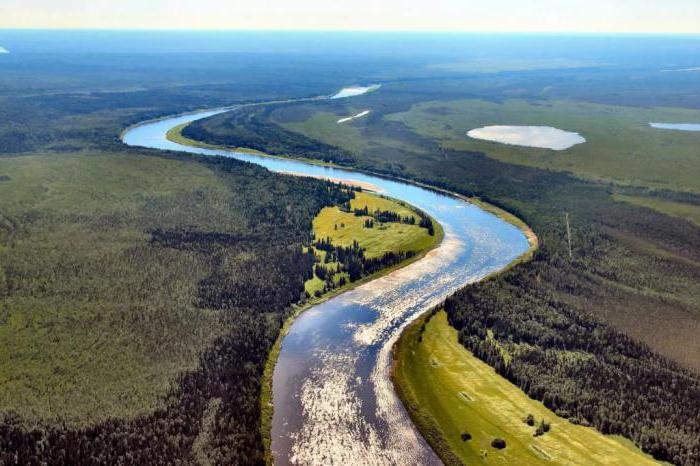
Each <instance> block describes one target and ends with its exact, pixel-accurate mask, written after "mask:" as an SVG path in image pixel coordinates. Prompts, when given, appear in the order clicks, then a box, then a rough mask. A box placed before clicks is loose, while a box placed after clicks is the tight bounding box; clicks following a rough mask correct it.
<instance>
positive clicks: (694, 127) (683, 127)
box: [649, 123, 700, 131]
mask: <svg viewBox="0 0 700 466" xmlns="http://www.w3.org/2000/svg"><path fill="white" fill-rule="evenodd" d="M649 126H651V127H652V128H656V129H672V130H676V131H700V123H649Z"/></svg>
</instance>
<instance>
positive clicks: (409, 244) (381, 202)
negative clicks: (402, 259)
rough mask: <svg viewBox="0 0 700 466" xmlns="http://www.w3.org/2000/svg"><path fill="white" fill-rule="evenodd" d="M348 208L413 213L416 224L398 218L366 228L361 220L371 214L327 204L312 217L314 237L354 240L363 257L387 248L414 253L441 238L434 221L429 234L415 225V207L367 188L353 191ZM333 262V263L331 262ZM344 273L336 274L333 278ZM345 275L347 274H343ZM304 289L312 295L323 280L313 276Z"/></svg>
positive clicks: (345, 244) (344, 242)
mask: <svg viewBox="0 0 700 466" xmlns="http://www.w3.org/2000/svg"><path fill="white" fill-rule="evenodd" d="M350 207H351V209H363V208H365V207H367V209H368V211H369V212H370V213H371V212H374V211H375V210H381V211H391V212H396V213H398V214H399V215H401V216H402V217H413V218H414V219H415V220H416V224H415V225H409V224H404V223H398V222H390V223H379V222H376V223H375V226H374V228H366V227H365V226H364V223H365V221H366V220H367V219H371V218H372V217H371V216H364V215H363V216H356V215H355V214H354V213H351V212H344V211H343V210H341V209H340V208H339V207H326V208H325V209H323V210H321V212H320V213H319V214H318V215H317V216H316V218H314V221H313V229H314V235H315V236H316V238H317V239H320V238H330V239H331V242H332V244H333V245H334V246H342V247H348V246H351V245H352V244H353V242H354V241H357V242H358V243H359V244H360V247H362V248H363V249H364V250H365V257H367V258H375V257H381V256H382V255H383V254H384V253H387V252H401V251H404V252H405V251H413V252H415V253H416V254H417V255H420V254H422V253H424V252H426V251H427V250H429V249H432V248H433V247H435V246H436V245H437V244H438V243H439V242H440V240H441V239H442V230H441V227H440V226H439V224H437V222H434V225H436V234H435V235H432V236H431V235H430V234H428V230H427V229H425V228H421V227H419V226H418V221H419V220H420V217H419V216H418V215H417V214H416V213H415V211H414V210H412V209H411V208H409V207H407V206H406V205H404V204H403V203H400V202H398V201H395V200H393V199H389V198H386V197H382V196H379V195H377V194H372V193H368V192H357V193H355V199H352V200H351V201H350ZM316 254H317V255H318V256H319V257H320V259H321V262H323V258H324V257H325V253H324V252H323V251H316ZM330 265H331V266H334V265H335V263H331V264H330ZM346 275H347V274H345V273H343V274H337V275H336V277H335V281H336V283H337V280H338V279H339V278H340V277H341V276H346ZM346 278H347V277H346ZM305 286H306V291H307V292H308V293H309V294H310V295H312V296H313V295H314V293H315V292H316V291H317V290H322V289H323V286H324V283H323V281H322V280H321V279H319V278H318V277H317V276H314V277H313V278H311V279H310V280H308V281H307V282H306V283H305Z"/></svg>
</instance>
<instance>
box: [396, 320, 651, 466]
mask: <svg viewBox="0 0 700 466" xmlns="http://www.w3.org/2000/svg"><path fill="white" fill-rule="evenodd" d="M423 325H424V330H421V328H422V327H423ZM394 352H395V355H394V359H395V362H394V372H393V379H394V384H395V385H396V387H397V391H398V393H399V395H400V396H401V398H402V400H403V401H404V404H405V405H406V406H407V407H408V410H409V412H410V414H411V417H412V418H413V419H414V421H415V422H416V423H417V424H418V425H419V427H420V428H421V431H422V432H423V433H424V435H425V436H426V438H427V439H428V441H429V442H430V443H431V445H432V446H433V448H434V449H435V450H436V451H437V452H438V454H439V455H440V456H441V457H442V459H443V461H445V462H446V463H447V464H460V463H464V464H469V465H473V464H518V465H536V464H583V462H582V458H585V464H590V465H629V466H637V465H643V464H658V463H656V462H655V461H653V460H652V459H651V458H650V457H649V456H647V455H645V454H643V453H642V452H641V451H640V450H638V449H637V448H636V447H635V446H634V445H633V444H632V443H631V442H630V441H628V440H625V439H623V438H621V437H615V436H606V435H603V434H601V433H599V432H598V431H596V430H595V429H593V428H590V427H584V426H580V425H575V424H572V423H571V422H569V421H568V420H566V419H563V418H560V417H558V416H557V415H556V414H554V413H553V412H552V411H551V410H549V409H547V408H546V407H545V406H544V405H543V404H542V403H540V402H538V401H535V400H532V399H531V398H529V397H528V396H527V395H526V394H525V393H524V392H522V391H521V390H520V389H519V388H518V387H517V386H515V385H513V384H512V383H510V382H509V381H507V380H506V379H505V378H503V377H501V376H499V375H498V374H496V372H495V371H494V369H493V368H492V367H490V366H489V365H487V364H486V363H484V362H483V361H481V360H479V359H478V358H476V357H475V356H474V355H473V354H472V353H470V352H469V351H467V350H466V349H465V348H464V347H463V346H462V345H461V344H459V342H458V340H457V331H456V330H455V329H453V328H452V327H451V326H450V325H449V324H448V322H447V314H446V313H445V312H444V311H440V312H438V313H437V314H435V315H434V316H433V317H432V318H429V320H428V317H423V318H421V319H419V320H418V321H417V322H416V323H414V324H412V325H411V326H410V327H408V329H407V330H406V331H405V332H404V333H403V334H402V336H401V338H400V339H399V341H398V343H397V345H396V347H395V348H394ZM528 415H531V416H532V419H533V421H532V424H533V425H529V424H528V423H527V422H526V419H527V417H528ZM542 421H545V422H546V423H547V424H549V426H550V428H549V431H548V432H545V433H544V434H542V435H537V436H536V435H535V433H536V431H537V428H538V426H539V425H540V423H541V422H542ZM463 434H464V436H463ZM466 434H468V435H466ZM467 437H470V438H469V439H466V438H467ZM496 438H499V439H502V440H504V441H505V444H506V446H505V448H503V449H497V448H494V447H493V446H492V445H491V442H492V441H493V440H494V439H496Z"/></svg>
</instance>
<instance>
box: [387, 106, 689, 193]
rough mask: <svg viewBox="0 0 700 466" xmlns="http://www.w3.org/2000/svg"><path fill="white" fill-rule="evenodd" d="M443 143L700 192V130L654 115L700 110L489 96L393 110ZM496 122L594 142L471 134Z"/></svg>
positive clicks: (683, 117)
mask: <svg viewBox="0 0 700 466" xmlns="http://www.w3.org/2000/svg"><path fill="white" fill-rule="evenodd" d="M385 118H387V119H388V120H390V121H397V122H402V123H404V124H405V125H407V126H408V127H409V128H411V129H412V130H413V131H415V132H416V133H418V134H421V135H423V136H426V137H430V138H433V139H437V140H439V141H440V144H441V145H442V146H443V147H446V148H450V149H456V150H462V151H479V152H484V153H485V154H487V155H488V156H490V157H493V158H495V159H498V160H501V161H504V162H508V163H513V164H521V165H527V166H533V167H539V168H547V169H554V170H566V171H570V172H573V173H575V174H577V175H579V176H582V177H585V178H590V179H604V180H612V181H615V182H618V183H621V184H630V183H631V184H637V185H643V186H649V187H656V188H675V189H681V190H689V191H695V192H700V177H699V176H697V173H700V157H698V146H699V145H700V134H698V133H693V132H683V131H669V130H659V129H655V128H651V127H649V122H650V121H662V122H672V123H675V122H694V121H700V111H697V110H689V109H679V108H650V109H648V108H633V107H622V106H612V105H599V104H592V103H585V102H574V101H538V102H527V101H522V100H506V101H504V102H502V103H494V102H487V101H483V100H456V101H449V102H443V101H432V102H423V103H420V104H417V105H414V106H412V107H411V109H410V110H409V111H406V112H401V113H395V114H389V115H387V116H385ZM488 125H543V126H554V127H557V128H560V129H564V130H567V131H574V132H577V133H580V134H581V135H582V136H583V137H584V138H586V141H587V142H586V143H583V144H579V145H577V146H574V147H572V148H570V149H567V150H563V151H552V150H547V149H536V148H526V147H515V146H509V145H505V144H500V143H496V142H488V141H479V140H475V139H471V138H469V137H468V136H467V135H466V133H467V131H469V130H470V129H473V128H478V127H481V126H488Z"/></svg>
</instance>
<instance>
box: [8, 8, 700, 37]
mask: <svg viewBox="0 0 700 466" xmlns="http://www.w3.org/2000/svg"><path fill="white" fill-rule="evenodd" d="M0 28H59V29H62V28H68V29H73V28H80V29H83V28H85V29H205V30H206V29H215V30H251V29H252V30H261V29H262V30H351V31H364V30H369V31H445V32H447V31H460V32H568V33H692V34H700V0H482V1H471V0H350V1H348V0H345V1H341V0H253V1H251V0H196V1H195V0H187V1H185V0H2V1H1V2H0Z"/></svg>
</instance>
